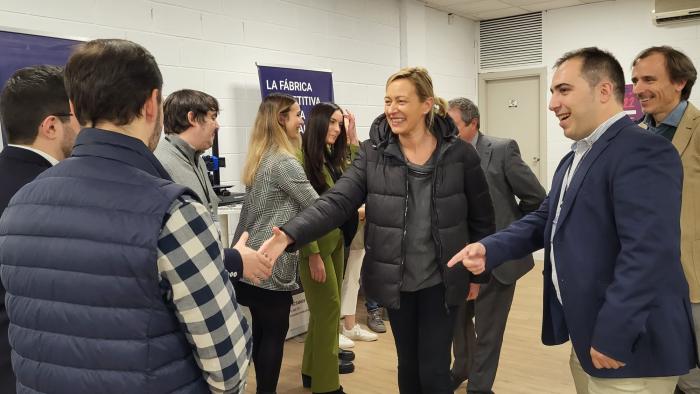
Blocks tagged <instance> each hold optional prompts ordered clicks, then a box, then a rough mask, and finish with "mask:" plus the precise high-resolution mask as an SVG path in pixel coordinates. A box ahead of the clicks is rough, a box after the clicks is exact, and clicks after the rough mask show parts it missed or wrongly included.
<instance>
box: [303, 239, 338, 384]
mask: <svg viewBox="0 0 700 394" xmlns="http://www.w3.org/2000/svg"><path fill="white" fill-rule="evenodd" d="M317 242H318V247H319V250H320V254H321V259H323V265H324V267H325V269H326V281H325V282H323V283H319V282H316V281H314V280H313V279H311V270H310V269H309V258H308V256H305V255H304V254H303V253H302V256H301V261H300V262H299V276H300V277H301V284H302V286H304V293H305V294H306V303H307V304H308V306H309V312H310V316H309V331H308V333H307V334H306V340H305V341H304V359H303V361H302V364H301V373H302V374H304V375H308V376H311V391H312V392H314V393H324V392H328V391H333V390H337V389H338V388H339V387H340V379H339V377H338V323H339V320H340V288H341V286H342V283H343V266H344V261H343V259H344V254H343V237H342V233H341V232H340V231H339V230H337V229H336V230H333V231H331V232H330V233H328V234H326V235H325V236H323V237H322V238H320V239H318V241H317Z"/></svg>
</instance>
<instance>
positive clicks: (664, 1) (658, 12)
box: [651, 0, 700, 25]
mask: <svg viewBox="0 0 700 394" xmlns="http://www.w3.org/2000/svg"><path fill="white" fill-rule="evenodd" d="M651 18H652V19H653V20H654V24H656V25H666V24H669V23H680V22H690V21H697V20H700V0H655V1H654V10H653V11H652V12H651Z"/></svg>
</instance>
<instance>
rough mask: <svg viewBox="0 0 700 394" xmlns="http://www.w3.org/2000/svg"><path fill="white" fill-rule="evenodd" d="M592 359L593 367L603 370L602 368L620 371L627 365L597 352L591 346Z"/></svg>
mask: <svg viewBox="0 0 700 394" xmlns="http://www.w3.org/2000/svg"><path fill="white" fill-rule="evenodd" d="M591 359H592V360H593V366H594V367H596V368H598V369H602V368H608V369H610V368H612V369H618V368H622V367H624V366H625V365H626V364H625V363H623V362H620V361H617V360H615V359H613V358H610V357H608V356H606V355H604V354H603V353H601V352H599V351H597V350H595V349H594V348H593V347H592V346H591Z"/></svg>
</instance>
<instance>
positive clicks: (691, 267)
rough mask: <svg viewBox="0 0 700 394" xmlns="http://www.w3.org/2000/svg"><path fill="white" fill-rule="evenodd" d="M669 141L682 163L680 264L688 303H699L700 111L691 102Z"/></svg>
mask: <svg viewBox="0 0 700 394" xmlns="http://www.w3.org/2000/svg"><path fill="white" fill-rule="evenodd" d="M672 142H673V145H674V146H675V147H676V149H678V153H680V155H681V161H682V162H683V205H682V207H681V262H682V263H683V271H684V272H685V277H686V279H687V280H688V286H689V287H690V302H692V303H700V110H698V109H697V108H696V107H695V106H694V105H693V104H691V103H690V102H688V108H687V109H686V110H685V113H684V114H683V117H682V118H681V122H680V123H679V124H678V129H676V134H675V135H674V136H673V141H672Z"/></svg>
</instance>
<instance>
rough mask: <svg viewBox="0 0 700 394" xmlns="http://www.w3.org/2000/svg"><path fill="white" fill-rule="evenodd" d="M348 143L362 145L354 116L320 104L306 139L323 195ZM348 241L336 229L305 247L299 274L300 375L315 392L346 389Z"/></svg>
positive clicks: (309, 170)
mask: <svg viewBox="0 0 700 394" xmlns="http://www.w3.org/2000/svg"><path fill="white" fill-rule="evenodd" d="M346 117H347V118H348V122H347V123H348V127H347V129H348V130H347V132H346V128H345V118H346ZM348 143H350V144H352V145H353V146H354V147H357V145H358V141H357V134H356V133H355V121H354V117H352V114H348V115H345V116H344V115H343V111H342V110H341V109H340V107H338V106H337V105H335V104H333V103H320V104H317V105H315V106H314V107H313V108H312V109H311V112H310V115H309V118H308V123H307V127H306V131H305V132H304V135H303V137H302V156H303V160H302V162H303V165H304V171H305V172H306V175H307V177H308V178H309V182H311V185H312V186H313V187H314V189H316V191H317V192H318V193H319V194H322V193H323V192H325V191H327V190H329V189H330V188H331V187H333V185H334V184H335V181H336V180H337V179H338V178H340V176H341V174H342V172H343V170H344V169H345V167H346V166H347V157H348V154H347V152H348ZM352 151H354V152H356V151H357V149H352ZM343 244H344V240H343V232H342V231H341V230H340V229H337V228H336V229H334V230H331V231H330V232H329V233H327V234H325V235H324V236H323V237H321V238H320V239H318V240H316V243H315V244H310V245H307V246H306V247H304V248H302V250H301V261H300V263H299V276H300V277H301V283H302V285H303V286H304V293H305V294H306V302H307V304H308V305H309V312H310V317H309V331H308V333H307V335H306V340H305V343H304V359H303V362H302V366H301V373H302V378H303V379H304V378H305V379H304V380H305V383H306V382H307V381H308V379H309V378H310V379H311V391H312V392H314V393H343V389H342V387H341V386H340V379H339V376H338V334H339V333H338V320H339V319H340V288H341V286H342V283H343V266H344V253H343Z"/></svg>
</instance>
